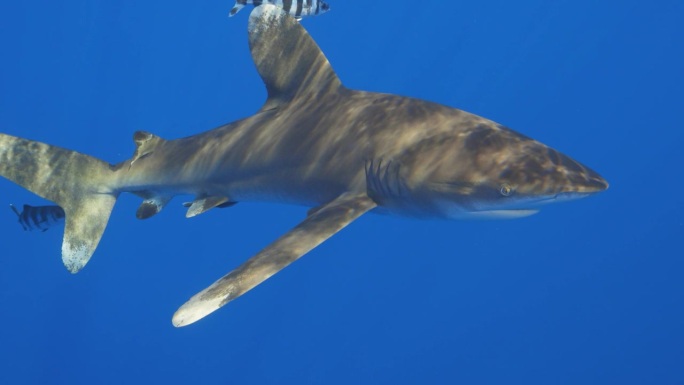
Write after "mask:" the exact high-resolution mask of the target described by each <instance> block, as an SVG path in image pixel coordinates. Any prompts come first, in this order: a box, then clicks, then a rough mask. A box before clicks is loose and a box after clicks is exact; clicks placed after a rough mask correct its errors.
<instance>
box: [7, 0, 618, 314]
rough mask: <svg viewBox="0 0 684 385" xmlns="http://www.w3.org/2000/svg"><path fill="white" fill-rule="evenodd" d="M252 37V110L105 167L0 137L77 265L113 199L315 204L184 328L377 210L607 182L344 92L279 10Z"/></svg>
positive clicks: (571, 191)
mask: <svg viewBox="0 0 684 385" xmlns="http://www.w3.org/2000/svg"><path fill="white" fill-rule="evenodd" d="M248 30H249V46H250V50H251V54H252V58H253V60H254V63H255V65H256V68H257V71H258V72H259V75H261V78H262V79H263V82H264V83H265V85H266V89H267V92H268V97H267V100H266V102H265V103H264V105H263V106H262V107H261V109H260V110H259V111H257V112H256V113H255V114H254V115H252V116H250V117H248V118H245V119H242V120H238V121H236V122H233V123H229V124H226V125H224V126H221V127H219V128H216V129H213V130H211V131H207V132H204V133H200V134H197V135H194V136H190V137H187V138H182V139H176V140H165V139H162V138H160V137H158V136H155V135H152V134H150V133H147V132H136V133H135V134H134V137H133V138H134V141H135V145H136V150H135V153H134V154H133V157H132V158H131V159H129V160H126V161H124V162H121V163H119V164H116V165H110V164H109V163H107V162H104V161H101V160H99V159H96V158H94V157H91V156H88V155H84V154H80V153H78V152H75V151H70V150H66V149H62V148H59V147H55V146H51V145H48V144H44V143H39V142H36V141H32V140H27V139H22V138H18V137H14V136H10V135H5V134H0V174H1V175H2V176H4V177H5V178H7V179H10V180H12V181H14V182H15V183H17V184H19V185H21V186H23V187H25V188H27V189H28V190H30V191H32V192H34V193H36V194H38V195H40V196H42V197H43V198H46V199H48V200H50V201H53V202H55V203H56V204H58V205H59V206H61V207H62V208H63V209H64V211H65V213H66V222H65V231H64V239H63V243H62V260H63V262H64V265H65V266H66V267H67V269H68V270H69V271H71V272H72V273H76V272H78V271H79V270H81V269H82V268H83V267H84V266H85V264H86V263H87V262H88V260H89V259H90V257H91V255H92V254H93V252H94V251H95V248H96V247H97V244H98V242H99V240H100V238H101V236H102V233H103V232H104V229H105V227H106V225H107V221H108V219H109V215H110V212H111V210H112V208H113V206H114V203H115V202H116V200H117V197H118V196H119V194H121V193H123V192H130V193H133V194H136V195H138V196H140V197H141V198H143V203H142V205H141V206H140V208H139V209H138V212H137V216H138V218H148V217H150V216H152V215H154V214H156V213H158V212H159V211H160V210H161V209H162V208H163V207H164V205H166V204H167V203H168V202H169V200H171V198H172V197H174V196H176V195H183V194H190V195H194V196H195V197H196V198H195V200H194V202H193V203H192V204H191V205H190V207H189V209H188V212H187V216H188V217H192V216H195V215H198V214H201V213H203V212H205V211H207V210H210V209H211V208H213V207H217V206H221V205H222V206H226V205H230V204H232V203H234V202H238V201H279V202H288V203H296V204H304V205H308V206H310V207H312V209H311V210H310V211H309V213H308V216H307V217H306V218H305V219H304V220H303V221H302V222H301V223H300V224H299V225H297V226H296V227H295V228H293V229H292V230H290V231H289V232H287V233H286V234H285V235H283V236H282V237H280V238H279V239H277V240H276V241H275V242H273V243H272V244H270V245H269V246H267V247H266V248H265V249H263V250H262V251H260V252H259V253H258V254H256V255H255V256H253V257H252V258H250V259H249V260H248V261H246V262H245V263H244V264H242V265H241V266H239V267H238V268H237V269H235V270H233V271H232V272H230V273H229V274H227V275H226V276H224V277H223V278H221V279H219V280H218V281H216V282H214V283H213V284H212V285H211V286H209V287H208V288H206V289H204V290H203V291H201V292H199V293H198V294H196V295H195V296H193V297H192V298H190V300H188V302H186V303H185V304H184V305H183V306H181V307H180V308H179V309H178V311H176V313H175V314H174V316H173V324H174V325H175V326H184V325H188V324H190V323H193V322H195V321H197V320H199V319H201V318H203V317H205V316H206V315H208V314H209V313H211V312H213V311H215V310H216V309H218V308H220V307H221V306H223V305H225V304H226V303H228V302H230V301H231V300H233V299H235V298H237V297H239V296H240V295H242V294H244V293H245V292H247V291H248V290H250V289H252V288H253V287H255V286H256V285H258V284H259V283H261V282H263V281H264V280H266V279H267V278H269V277H270V276H272V275H273V274H275V273H277V272H278V271H280V270H281V269H283V268H284V267H285V266H287V265H289V264H290V263H291V262H293V261H295V260H297V259H298V258H300V257H301V256H302V255H304V254H306V253H307V252H309V251H310V250H311V249H313V248H314V247H316V246H317V245H319V244H320V243H321V242H323V241H325V240H326V239H328V238H329V237H331V236H332V235H333V234H335V233H337V232H338V231H340V230H341V229H342V228H344V227H345V226H347V225H348V224H349V223H351V222H352V221H354V220H355V219H357V218H358V217H360V216H361V215H363V214H364V213H366V212H368V211H371V210H375V211H382V212H386V213H393V214H399V215H408V216H415V217H427V218H434V217H439V218H468V217H471V218H497V217H498V218H514V217H521V216H526V215H530V214H532V213H534V212H536V211H537V210H538V209H539V208H540V207H541V206H542V205H544V204H547V203H551V202H559V201H565V200H569V199H575V198H579V197H584V196H587V195H590V194H593V193H596V192H599V191H602V190H605V189H606V188H607V187H608V184H607V183H606V181H605V180H604V179H603V178H602V177H601V176H599V175H598V174H597V173H596V172H594V171H592V170H591V169H589V168H588V167H586V166H584V165H582V164H580V163H578V162H576V161H574V160H572V159H570V158H569V157H567V156H565V155H563V154H561V153H560V152H558V151H556V150H554V149H552V148H550V147H547V146H546V145H544V144H542V143H540V142H537V141H535V140H533V139H530V138H528V137H526V136H523V135H521V134H518V133H516V132H514V131H512V130H510V129H508V128H506V127H503V126H501V125H499V124H497V123H495V122H492V121H490V120H487V119H485V118H482V117H479V116H476V115H473V114H470V113H467V112H464V111H461V110H458V109H455V108H450V107H446V106H443V105H440V104H436V103H432V102H428V101H424V100H419V99H412V98H408V97H402V96H397V95H389V94H381V93H374V92H365V91H356V90H350V89H348V88H345V87H344V86H343V85H342V83H341V82H340V79H339V78H338V77H337V75H336V74H335V72H334V71H333V69H332V67H331V66H330V63H328V60H327V59H326V58H325V56H324V55H323V53H322V52H321V50H320V49H319V48H318V46H317V45H316V43H315V42H314V41H313V39H312V38H311V37H310V36H309V35H308V34H307V32H306V31H305V30H304V28H303V27H302V26H301V25H300V24H299V23H297V22H296V21H295V19H294V18H292V17H290V16H288V15H287V14H286V13H285V12H283V11H282V10H281V9H280V8H277V7H275V6H272V5H262V6H260V7H257V8H255V9H254V10H253V11H252V13H251V15H250V18H249V27H248Z"/></svg>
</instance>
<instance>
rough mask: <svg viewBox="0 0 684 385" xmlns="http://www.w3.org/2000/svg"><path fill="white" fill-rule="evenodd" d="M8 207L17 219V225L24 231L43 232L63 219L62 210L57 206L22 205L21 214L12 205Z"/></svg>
mask: <svg viewBox="0 0 684 385" xmlns="http://www.w3.org/2000/svg"><path fill="white" fill-rule="evenodd" d="M10 207H11V208H12V211H14V213H15V214H17V216H18V217H19V223H20V224H21V226H22V227H23V228H24V231H28V230H34V229H38V230H40V231H45V230H47V229H48V228H49V227H50V226H52V225H54V224H57V223H59V222H61V220H62V219H64V210H63V209H62V208H61V207H59V206H54V205H52V206H29V205H24V209H23V210H22V211H21V212H19V210H17V208H16V207H15V206H14V205H13V204H10Z"/></svg>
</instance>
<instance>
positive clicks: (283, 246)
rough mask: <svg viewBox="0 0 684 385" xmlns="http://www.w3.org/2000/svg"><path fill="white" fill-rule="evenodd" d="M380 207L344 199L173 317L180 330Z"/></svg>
mask: <svg viewBox="0 0 684 385" xmlns="http://www.w3.org/2000/svg"><path fill="white" fill-rule="evenodd" d="M375 206H376V204H375V202H374V201H373V200H372V199H370V198H369V197H368V196H366V195H354V196H350V195H348V194H345V195H342V196H340V197H338V198H337V199H335V200H333V201H332V202H330V203H328V204H327V205H324V206H322V207H321V208H320V209H318V210H316V211H315V212H313V213H312V214H311V215H309V216H308V217H307V218H306V219H305V220H304V221H303V222H301V223H300V224H299V225H297V226H296V227H295V228H293V229H292V230H290V231H289V232H287V233H286V234H285V235H283V236H282V237H280V238H278V239H277V240H276V241H275V242H273V243H272V244H270V245H269V246H267V247H266V248H265V249H263V250H262V251H260V252H259V253H258V254H256V255H255V256H253V257H252V258H250V259H249V260H247V262H245V263H243V264H242V265H241V266H239V267H238V268H237V269H235V270H233V271H232V272H230V273H229V274H227V275H226V276H224V277H223V278H221V279H219V280H218V281H216V282H214V283H213V284H212V285H211V286H209V287H208V288H206V289H204V290H202V291H201V292H199V293H197V294H196V295H194V296H193V297H192V298H190V300H188V302H186V303H185V304H184V305H183V306H181V307H180V308H179V309H178V310H177V311H176V313H175V314H174V316H173V324H174V325H175V326H177V327H180V326H185V325H189V324H191V323H193V322H195V321H198V320H200V319H202V318H204V317H205V316H207V315H208V314H210V313H212V312H214V311H215V310H217V309H218V308H220V307H221V306H223V305H225V304H226V303H228V302H230V301H231V300H233V299H235V298H237V297H239V296H241V295H242V294H244V293H246V292H247V291H249V290H250V289H252V288H253V287H255V286H257V285H258V284H260V283H261V282H263V281H265V280H266V279H268V278H269V277H271V276H272V275H274V274H275V273H277V272H278V271H280V270H282V269H283V268H284V267H286V266H287V265H289V264H290V263H292V262H294V261H296V260H297V259H299V258H300V257H301V256H303V255H304V254H306V253H308V252H309V251H310V250H311V249H313V248H314V247H316V246H318V245H319V244H321V243H322V242H323V241H325V240H326V239H328V238H330V237H331V236H332V235H333V234H335V233H337V232H338V231H340V230H342V229H343V228H344V227H345V226H347V225H348V224H350V223H351V222H353V221H354V220H355V219H356V218H358V217H360V216H361V215H363V214H364V213H366V212H367V211H369V210H371V209H373V208H374V207H375Z"/></svg>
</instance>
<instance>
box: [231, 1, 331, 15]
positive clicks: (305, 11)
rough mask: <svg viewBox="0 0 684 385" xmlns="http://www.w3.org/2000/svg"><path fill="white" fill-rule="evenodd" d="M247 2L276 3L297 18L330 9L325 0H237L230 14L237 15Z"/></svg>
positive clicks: (254, 3)
mask: <svg viewBox="0 0 684 385" xmlns="http://www.w3.org/2000/svg"><path fill="white" fill-rule="evenodd" d="M247 4H252V5H254V6H255V7H258V6H259V5H262V4H271V5H275V6H276V7H279V8H282V9H283V10H284V11H285V12H286V13H289V14H290V16H292V17H294V18H295V19H297V20H301V19H302V17H304V16H316V15H320V14H322V13H326V12H328V11H329V10H330V6H329V5H328V4H327V3H326V2H324V1H323V0H236V1H235V5H234V6H233V9H231V10H230V13H229V14H228V16H235V15H236V14H237V13H238V12H240V10H241V9H242V8H244V6H245V5H247Z"/></svg>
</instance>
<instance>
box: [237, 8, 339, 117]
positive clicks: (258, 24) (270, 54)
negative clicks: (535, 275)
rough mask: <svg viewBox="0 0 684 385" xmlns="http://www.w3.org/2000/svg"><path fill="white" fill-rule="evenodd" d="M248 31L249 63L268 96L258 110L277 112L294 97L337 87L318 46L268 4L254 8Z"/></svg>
mask: <svg viewBox="0 0 684 385" xmlns="http://www.w3.org/2000/svg"><path fill="white" fill-rule="evenodd" d="M248 29H249V48H250V50H251V52H252V59H253V60H254V64H255V65H256V67H257V71H258V72H259V75H261V79H262V80H263V81H264V84H265V85H266V91H267V92H268V99H267V100H266V103H264V106H263V107H262V108H261V109H262V110H270V109H273V108H278V107H279V106H280V105H281V104H283V103H288V102H289V101H291V100H292V99H294V98H295V97H301V96H305V95H306V96H315V95H320V94H324V93H327V92H331V91H336V90H338V89H339V88H340V87H341V85H342V83H341V82H340V79H339V78H338V77H337V74H335V71H333V69H332V67H331V66H330V63H329V62H328V59H326V58H325V55H323V52H321V49H320V48H318V45H316V43H315V42H314V41H313V39H312V38H311V36H309V34H308V33H307V32H306V30H305V29H304V28H303V27H302V26H301V25H300V24H299V23H298V22H297V21H295V19H294V18H293V17H291V16H289V15H288V14H286V13H285V12H284V11H283V10H282V9H280V8H278V7H276V6H274V5H271V4H263V5H260V6H258V7H256V8H254V10H253V11H252V13H251V14H250V16H249V28H248ZM307 94H309V95H307Z"/></svg>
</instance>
